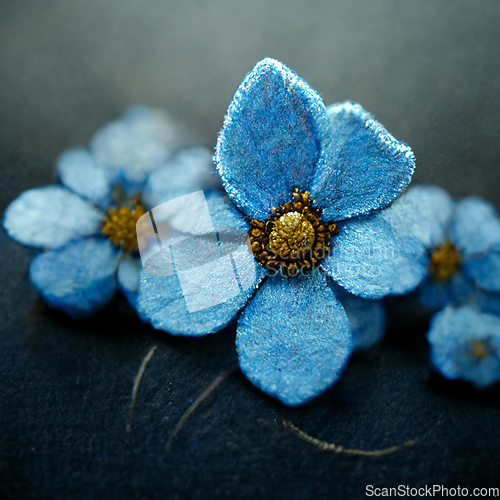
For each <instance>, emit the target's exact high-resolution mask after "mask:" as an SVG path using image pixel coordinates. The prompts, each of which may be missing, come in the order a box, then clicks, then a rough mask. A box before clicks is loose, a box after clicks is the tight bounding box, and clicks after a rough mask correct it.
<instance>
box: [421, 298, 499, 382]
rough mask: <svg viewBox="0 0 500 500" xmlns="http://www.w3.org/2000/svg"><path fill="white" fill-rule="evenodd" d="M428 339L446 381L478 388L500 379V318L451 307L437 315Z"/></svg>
mask: <svg viewBox="0 0 500 500" xmlns="http://www.w3.org/2000/svg"><path fill="white" fill-rule="evenodd" d="M427 338H428V340H429V342H430V344H431V356H432V362H433V364H434V365H435V366H436V367H437V368H438V369H439V370H440V371H441V373H442V374H443V375H444V376H445V377H446V378H449V379H456V378H462V379H465V380H467V381H469V382H472V383H473V384H474V385H476V387H478V388H483V387H486V386H487V385H489V384H491V383H493V382H496V381H497V380H500V317H498V316H494V315H492V314H482V313H480V312H477V311H474V310H473V309H470V308H467V307H463V308H460V309H452V308H448V309H445V310H444V311H441V312H439V313H437V314H436V315H435V316H434V318H433V320H432V323H431V328H430V330H429V332H428V334H427ZM478 348H479V349H480V351H479V354H478V352H477V350H478Z"/></svg>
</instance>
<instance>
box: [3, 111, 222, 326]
mask: <svg viewBox="0 0 500 500" xmlns="http://www.w3.org/2000/svg"><path fill="white" fill-rule="evenodd" d="M180 144H181V137H180V136H179V131H178V127H177V126H176V125H175V124H174V123H173V122H172V121H171V119H169V117H168V116H167V115H165V114H164V113H163V112H161V111H158V110H156V109H151V108H144V107H135V108H130V109H129V110H128V111H127V112H126V113H125V114H124V115H123V117H121V118H120V119H118V120H115V121H113V122H110V123H108V124H106V125H104V126H103V127H102V128H101V129H99V130H98V131H97V132H96V134H95V135H94V137H93V138H92V140H91V147H90V149H84V148H80V149H69V150H67V151H65V152H63V153H62V154H61V156H60V157H59V159H58V160H57V173H58V176H59V178H60V180H61V182H62V185H50V186H45V187H42V188H35V189H30V190H28V191H25V192H23V193H21V195H19V197H18V198H16V199H15V200H14V201H13V202H11V203H10V205H9V206H8V207H7V210H6V211H5V214H4V219H3V226H4V228H5V230H6V232H7V234H8V235H9V236H10V237H11V238H13V239H15V240H16V241H18V242H19V243H22V244H24V245H27V246H31V247H34V248H38V249H43V250H45V251H44V252H42V253H40V254H38V255H36V256H35V257H34V259H33V260H32V262H31V265H30V278H31V280H32V282H33V284H34V285H35V287H36V288H37V289H38V291H39V292H40V294H41V295H42V297H43V298H44V300H45V301H46V302H47V303H48V304H49V305H50V306H52V307H54V308H56V309H61V310H62V311H64V312H65V313H67V314H68V315H69V316H70V317H73V318H84V317H87V316H90V315H92V314H93V313H95V312H96V311H97V310H99V309H100V308H102V307H103V306H104V305H105V304H107V303H108V302H109V301H110V300H111V298H112V297H113V295H114V293H115V290H116V288H117V286H118V287H119V288H120V289H121V290H122V292H123V293H124V294H125V295H126V297H127V299H128V300H129V302H130V303H131V304H132V306H134V307H135V305H136V300H137V289H138V285H139V272H140V269H141V262H140V259H139V257H138V255H137V252H135V251H134V250H135V249H136V246H137V240H136V235H135V224H136V221H137V219H138V218H140V216H141V215H142V214H143V213H144V211H145V208H144V207H143V206H142V205H143V204H144V205H145V206H146V207H148V206H149V203H158V202H159V203H161V202H162V201H166V200H167V199H170V198H172V197H175V196H179V194H184V193H185V192H190V191H193V190H195V191H196V190H198V189H201V188H204V187H206V186H207V184H206V180H207V179H206V178H208V176H209V172H210V171H211V170H213V162H212V158H211V155H210V153H209V152H208V151H207V150H206V149H205V148H190V149H186V150H183V151H181V152H179V153H178V154H176V155H175V156H172V153H173V152H174V151H175V148H177V147H178V145H180ZM186 165H188V167H189V168H188V170H189V171H188V175H186V169H187V167H186ZM162 176H163V177H165V176H167V177H169V178H170V179H175V181H174V182H173V183H172V182H170V183H169V184H168V185H167V186H165V187H164V188H163V190H159V189H157V188H153V187H152V184H154V180H155V179H157V178H160V179H161V178H162ZM143 184H144V192H143V193H142V199H141V201H140V203H139V201H138V198H137V195H139V194H140V192H141V189H142V187H143ZM117 187H119V188H121V189H119V190H118V191H117ZM117 197H123V198H122V199H119V200H118V199H117ZM133 197H136V198H135V200H134V199H133ZM113 203H118V205H121V208H116V209H113V208H111V207H110V206H111V205H112V204H113ZM103 233H106V235H107V236H106V235H105V234H103Z"/></svg>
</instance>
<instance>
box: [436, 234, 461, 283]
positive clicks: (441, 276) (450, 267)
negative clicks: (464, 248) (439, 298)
mask: <svg viewBox="0 0 500 500" xmlns="http://www.w3.org/2000/svg"><path fill="white" fill-rule="evenodd" d="M461 264H462V259H461V258H460V250H459V249H458V248H457V247H456V246H455V245H453V244H452V243H450V242H449V241H447V242H446V243H444V244H443V245H439V246H438V247H436V249H435V250H434V252H433V253H432V254H431V259H430V263H429V271H430V273H431V274H432V275H433V276H434V277H435V278H436V279H438V280H449V279H450V278H451V277H452V276H453V274H454V273H455V272H456V271H457V270H458V268H459V267H460V265H461Z"/></svg>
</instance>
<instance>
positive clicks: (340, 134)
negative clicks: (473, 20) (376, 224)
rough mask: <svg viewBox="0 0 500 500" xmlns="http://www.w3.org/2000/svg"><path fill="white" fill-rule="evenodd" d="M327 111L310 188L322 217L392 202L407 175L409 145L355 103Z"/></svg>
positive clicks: (409, 170)
mask: <svg viewBox="0 0 500 500" xmlns="http://www.w3.org/2000/svg"><path fill="white" fill-rule="evenodd" d="M326 113H327V119H328V122H329V130H328V134H327V135H326V136H325V138H324V141H323V148H324V150H323V153H322V155H321V160H320V162H319V163H318V168H317V171H316V175H315V178H314V182H313V184H312V187H311V195H312V197H313V198H314V200H315V201H316V203H317V205H318V206H319V207H320V208H323V209H324V212H323V217H324V218H325V219H327V220H328V219H330V220H336V221H338V220H344V219H349V218H351V217H355V216H358V215H364V214H368V213H369V212H371V211H373V210H376V209H379V208H382V207H385V206H387V205H389V204H390V203H392V202H393V201H394V200H395V199H396V198H397V197H398V196H399V195H400V193H401V191H403V189H404V188H405V187H406V186H407V185H408V184H409V182H410V180H411V178H412V175H413V171H414V170H415V155H414V154H413V152H412V150H411V149H410V148H409V147H408V146H407V145H406V144H404V143H403V142H400V141H397V140H396V139H395V138H394V137H393V136H392V135H391V134H389V132H387V130H386V129H385V128H384V127H383V126H382V125H381V124H380V123H379V122H378V121H376V120H375V119H374V118H373V116H372V115H371V114H369V113H367V112H366V111H365V110H364V109H363V108H362V107H361V106H360V105H359V104H355V103H352V102H345V103H340V104H333V105H331V106H329V107H328V108H327V110H326Z"/></svg>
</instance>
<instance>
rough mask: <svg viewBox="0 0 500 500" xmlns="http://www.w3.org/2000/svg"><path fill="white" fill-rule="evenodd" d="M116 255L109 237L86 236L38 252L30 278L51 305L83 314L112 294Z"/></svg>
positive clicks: (76, 316) (107, 300)
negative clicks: (63, 245) (57, 247)
mask: <svg viewBox="0 0 500 500" xmlns="http://www.w3.org/2000/svg"><path fill="white" fill-rule="evenodd" d="M117 256H118V251H117V250H116V249H115V247H114V246H113V244H112V243H111V242H110V241H108V240H106V239H103V238H85V239H82V240H79V241H76V242H72V243H70V244H69V245H67V246H65V247H62V248H59V249H57V250H53V251H49V252H44V253H41V254H39V255H37V256H36V257H35V258H34V259H33V260H32V261H31V265H30V278H31V281H32V282H33V284H34V285H35V287H36V288H37V290H38V291H39V292H40V294H41V295H42V297H43V298H44V300H45V301H46V302H47V303H48V304H49V305H50V306H51V307H54V308H56V309H61V310H62V311H64V312H65V313H66V314H68V315H69V316H70V317H72V318H85V317H87V316H91V315H92V314H94V313H95V312H96V311H97V310H99V309H100V308H101V307H103V306H104V305H105V304H107V303H108V302H109V301H110V300H111V298H112V297H113V295H114V293H115V278H114V275H115V268H116V260H117Z"/></svg>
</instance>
